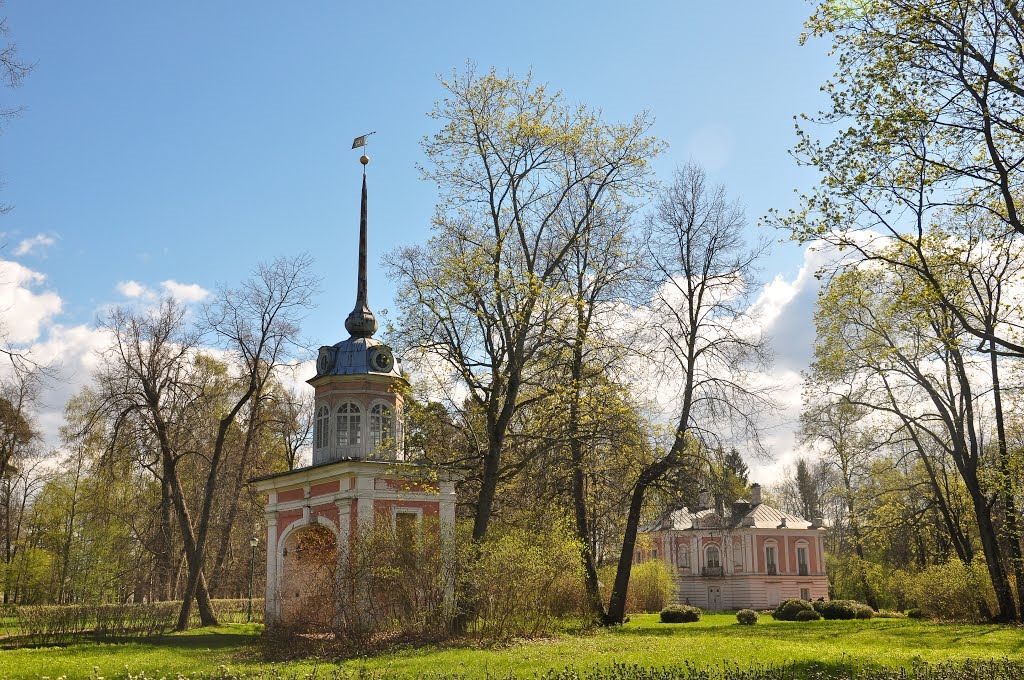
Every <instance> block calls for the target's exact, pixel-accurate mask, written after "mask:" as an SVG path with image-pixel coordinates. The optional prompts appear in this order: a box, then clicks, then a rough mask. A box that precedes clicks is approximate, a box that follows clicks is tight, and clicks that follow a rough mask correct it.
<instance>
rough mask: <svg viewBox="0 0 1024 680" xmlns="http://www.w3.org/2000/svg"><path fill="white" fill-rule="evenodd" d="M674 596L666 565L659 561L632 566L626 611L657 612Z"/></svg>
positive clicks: (672, 582) (670, 576)
mask: <svg viewBox="0 0 1024 680" xmlns="http://www.w3.org/2000/svg"><path fill="white" fill-rule="evenodd" d="M612 578H614V574H613V575H612ZM675 594H676V586H675V579H673V578H672V571H671V569H669V567H668V565H667V564H665V563H664V562H662V561H661V560H650V561H647V562H642V563H641V564H634V565H633V568H632V569H631V570H630V572H629V589H628V590H627V591H626V611H628V612H632V613H644V612H659V611H661V610H662V609H664V608H665V607H666V606H668V604H669V603H670V602H671V601H672V599H673V598H674V597H675Z"/></svg>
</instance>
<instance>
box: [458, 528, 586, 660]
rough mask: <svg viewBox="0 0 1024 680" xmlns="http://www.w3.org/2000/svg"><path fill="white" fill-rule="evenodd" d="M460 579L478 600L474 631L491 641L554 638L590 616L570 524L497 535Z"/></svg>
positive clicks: (481, 547)
mask: <svg viewBox="0 0 1024 680" xmlns="http://www.w3.org/2000/svg"><path fill="white" fill-rule="evenodd" d="M477 549H478V551H479V552H478V556H477V559H475V560H473V561H472V562H469V563H468V564H465V571H464V572H463V573H461V574H460V576H459V578H460V579H462V583H463V585H462V587H463V588H465V589H466V590H465V592H469V593H472V594H473V597H474V598H475V604H476V606H475V608H474V613H475V614H476V618H475V619H474V621H473V622H472V623H471V625H470V631H471V632H472V633H473V634H474V635H477V636H478V637H482V638H486V639H492V640H494V639H506V638H510V637H524V636H536V635H543V634H549V633H550V632H551V631H553V630H554V628H555V627H556V626H557V625H558V623H559V617H562V616H580V617H582V616H583V615H584V612H583V609H582V608H583V607H584V605H585V602H586V599H585V597H584V596H583V568H582V565H581V563H580V545H579V542H578V541H576V539H575V538H574V537H573V536H572V534H571V532H570V531H569V529H568V526H567V524H566V523H565V522H555V523H554V524H553V525H552V526H550V527H548V528H547V529H545V530H538V531H526V530H523V529H514V528H513V529H501V530H495V531H494V532H492V534H491V535H490V536H489V537H488V539H487V540H486V541H485V542H484V543H483V544H481V545H479V546H478V548H477Z"/></svg>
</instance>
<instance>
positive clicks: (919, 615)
mask: <svg viewBox="0 0 1024 680" xmlns="http://www.w3.org/2000/svg"><path fill="white" fill-rule="evenodd" d="M907 618H910V619H924V618H928V617H926V616H925V614H924V610H923V609H921V608H920V607H911V608H910V609H908V610H907Z"/></svg>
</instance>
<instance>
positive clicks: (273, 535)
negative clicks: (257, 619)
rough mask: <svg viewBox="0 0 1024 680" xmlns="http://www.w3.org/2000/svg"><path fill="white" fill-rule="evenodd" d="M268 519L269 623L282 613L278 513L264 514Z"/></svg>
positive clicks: (265, 605)
mask: <svg viewBox="0 0 1024 680" xmlns="http://www.w3.org/2000/svg"><path fill="white" fill-rule="evenodd" d="M264 517H265V518H266V520H267V591H266V596H265V597H266V599H265V600H264V603H263V619H264V621H265V622H266V624H267V625H273V624H274V623H276V622H277V619H278V616H279V615H280V613H281V612H280V611H279V605H278V599H277V598H278V595H279V593H280V591H281V588H280V583H279V578H280V574H279V572H278V568H277V513H276V512H268V513H265V514H264Z"/></svg>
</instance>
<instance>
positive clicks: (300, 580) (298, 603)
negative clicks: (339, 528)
mask: <svg viewBox="0 0 1024 680" xmlns="http://www.w3.org/2000/svg"><path fill="white" fill-rule="evenodd" d="M337 550H338V548H337V540H336V539H335V537H334V532H332V531H331V530H330V529H328V528H327V527H325V526H322V525H320V524H307V525H305V526H302V527H299V528H297V529H295V530H294V531H292V532H290V533H289V534H287V535H286V537H285V539H284V546H283V548H282V550H281V581H280V598H281V599H280V602H281V623H282V624H283V625H284V626H287V627H293V628H299V629H302V630H304V631H311V632H313V631H329V630H331V629H332V627H333V625H334V611H335V602H336V600H337V580H336V578H335V570H336V568H337Z"/></svg>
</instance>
